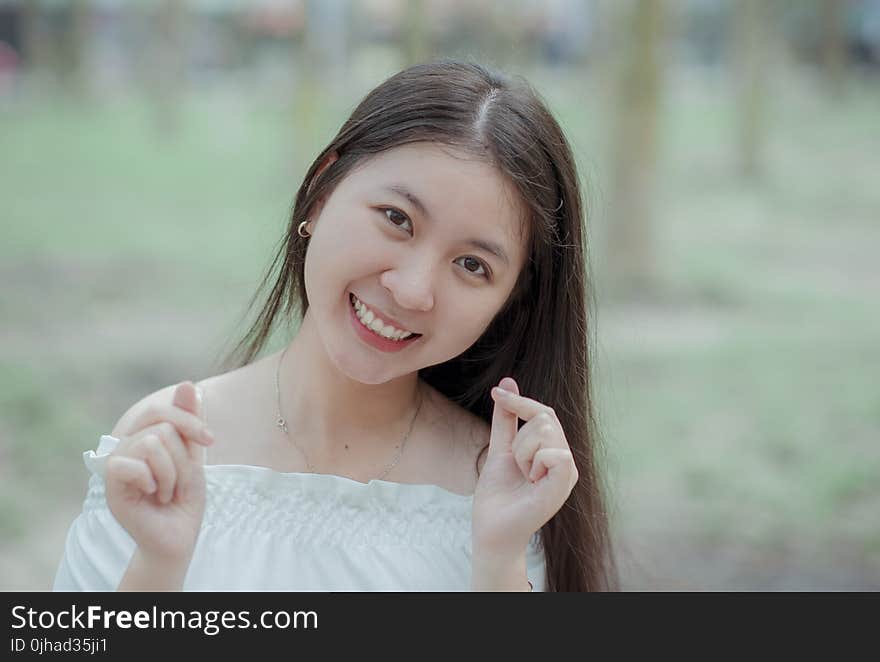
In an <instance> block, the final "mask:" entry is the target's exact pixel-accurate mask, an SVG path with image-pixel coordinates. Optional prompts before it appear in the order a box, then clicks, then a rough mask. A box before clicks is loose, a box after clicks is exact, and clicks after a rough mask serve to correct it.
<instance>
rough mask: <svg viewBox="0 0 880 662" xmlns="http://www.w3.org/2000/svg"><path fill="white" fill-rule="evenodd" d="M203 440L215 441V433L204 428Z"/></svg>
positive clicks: (208, 442)
mask: <svg viewBox="0 0 880 662" xmlns="http://www.w3.org/2000/svg"><path fill="white" fill-rule="evenodd" d="M202 441H204V442H205V443H206V444H213V443H214V435H213V434H211V431H210V430H209V429H208V428H204V429H202Z"/></svg>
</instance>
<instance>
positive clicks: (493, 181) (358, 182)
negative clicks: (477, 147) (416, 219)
mask: <svg viewBox="0 0 880 662" xmlns="http://www.w3.org/2000/svg"><path fill="white" fill-rule="evenodd" d="M346 179H350V180H351V181H350V182H349V184H350V187H351V188H350V190H351V192H352V193H354V194H356V195H367V196H370V197H375V196H376V195H380V194H385V193H387V190H388V188H390V187H403V188H405V189H407V190H408V191H410V192H412V193H413V194H414V195H415V196H416V197H417V198H418V199H419V200H420V201H421V202H422V203H423V204H424V206H425V207H426V209H427V211H428V213H429V214H430V215H431V221H432V225H436V226H437V229H438V231H440V232H443V233H446V232H449V233H451V236H455V235H458V234H462V235H464V234H467V235H468V236H470V235H471V234H482V235H485V236H486V238H488V239H492V240H495V241H498V242H502V243H503V245H504V246H505V247H506V248H507V250H508V253H509V254H510V255H511V257H512V258H513V261H514V264H517V263H518V261H521V259H522V254H523V253H524V251H525V246H524V244H523V239H524V237H523V235H522V232H523V230H524V229H525V223H524V219H525V215H524V213H523V206H522V204H521V203H520V202H519V195H518V193H517V191H516V189H515V188H514V186H513V185H512V184H510V182H509V181H508V180H507V179H506V178H505V177H504V176H503V175H502V174H501V172H500V171H499V170H498V169H497V168H496V167H495V166H493V165H491V164H489V163H487V162H486V161H483V160H480V159H477V158H476V157H474V156H473V155H470V154H467V153H466V152H464V151H462V150H460V149H457V148H454V147H450V146H447V145H440V144H437V143H425V142H420V143H411V144H408V145H401V146H399V147H394V148H392V149H388V150H385V151H384V152H380V153H379V154H377V155H375V156H373V157H371V158H369V159H368V160H366V161H364V162H362V163H361V164H359V165H358V166H357V168H356V169H355V170H354V171H352V173H350V175H349V177H347V178H346Z"/></svg>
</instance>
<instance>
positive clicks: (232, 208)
mask: <svg viewBox="0 0 880 662" xmlns="http://www.w3.org/2000/svg"><path fill="white" fill-rule="evenodd" d="M440 55H451V56H459V57H472V58H474V59H477V60H479V61H482V62H484V63H486V64H489V65H491V66H496V67H499V68H501V69H503V70H506V71H509V72H512V73H518V74H522V75H524V76H525V77H526V78H527V79H528V80H530V81H531V82H532V83H533V84H534V86H535V87H536V88H537V89H538V90H539V92H541V94H542V95H543V96H544V98H545V99H546V101H547V103H548V104H549V106H550V107H551V109H552V110H553V112H554V113H555V114H556V116H557V117H558V119H559V121H560V123H561V124H562V126H563V128H564V129H565V131H566V132H567V135H568V136H569V138H570V141H571V143H572V145H573V148H574V151H575V154H576V157H577V159H578V163H579V167H580V169H581V175H582V178H583V180H584V186H585V193H586V197H587V200H588V208H589V218H588V226H589V241H590V260H591V265H590V268H591V270H592V272H593V275H594V277H595V279H596V292H597V298H598V304H599V305H598V309H597V310H596V311H595V321H596V324H597V325H596V328H595V331H596V334H597V342H596V349H597V351H596V353H595V356H594V371H595V377H596V385H597V391H598V402H599V412H598V413H599V419H600V424H601V433H602V438H603V442H604V447H605V458H606V459H605V463H606V466H607V474H608V479H609V486H610V491H611V507H612V511H613V513H612V515H613V528H614V533H615V537H616V539H617V544H618V554H619V561H620V564H621V569H622V572H623V580H624V587H625V588H629V589H637V590H687V589H697V590H720V589H733V590H752V589H769V590H780V589H793V590H803V589H821V590H839V589H867V590H876V589H880V386H878V384H877V376H878V367H880V343H878V338H880V305H878V301H880V297H878V291H880V260H878V255H877V253H878V249H880V223H878V221H880V179H878V176H880V3H878V2H876V1H855V0H853V1H841V0H824V1H823V0H791V1H785V0H767V1H766V2H758V1H756V0H741V1H729V2H726V1H723V0H714V1H711V0H700V1H696V0H693V1H687V2H685V1H680V2H673V1H671V0H667V1H665V2H664V1H662V0H627V1H625V2H612V1H610V0H608V1H601V0H595V1H590V0H558V1H555V2H536V1H526V0H511V1H509V2H507V1H500V0H499V1H492V2H488V1H487V2H460V1H455V0H423V1H421V2H404V1H403V0H371V1H366V0H363V1H357V0H329V1H325V2H310V1H299V2H296V1H280V0H279V1H271V2H270V1H259V0H255V1H251V2H244V1H241V2H236V1H232V0H229V1H207V0H205V1H201V2H197V1H196V0H190V1H189V2H172V1H168V2H159V1H155V2H122V1H109V0H105V1H103V2H100V1H98V0H81V1H76V0H73V1H69V2H64V1H55V2H51V1H49V0H43V1H41V2H25V1H21V2H10V1H8V0H6V1H3V0H0V322H2V323H0V589H4V590H9V589H25V590H46V589H49V588H50V587H51V584H52V581H53V578H54V573H55V569H56V567H57V563H58V561H59V559H60V556H61V552H62V547H63V543H64V538H65V535H66V533H67V528H68V526H69V525H70V523H71V522H72V520H73V518H74V517H75V516H76V515H77V513H78V512H79V510H80V508H81V505H82V499H83V497H84V495H85V491H86V483H87V478H88V474H87V472H86V469H85V467H84V466H83V463H82V460H81V454H82V452H83V451H85V450H87V449H92V448H95V447H96V445H97V441H98V438H99V436H100V435H101V434H105V433H107V432H109V431H110V430H111V429H112V427H113V425H114V424H115V422H116V420H117V419H118V418H119V417H120V416H121V415H122V413H123V412H124V411H125V410H126V409H127V408H128V407H129V406H130V405H131V404H132V403H133V402H135V401H136V400H138V399H140V398H141V397H143V396H144V395H146V394H147V393H150V392H152V391H154V390H156V389H158V388H160V387H162V386H166V385H168V384H173V383H177V382H179V381H182V380H185V379H194V380H196V379H203V378H205V377H207V376H209V375H212V374H216V372H217V369H218V368H217V366H218V365H219V360H220V358H221V354H222V353H223V352H224V351H225V350H227V349H229V347H230V343H231V341H232V340H233V339H234V338H236V337H237V334H240V333H242V332H243V331H244V330H245V328H246V325H245V320H244V318H243V314H244V312H245V310H246V305H247V302H248V300H249V298H250V295H251V294H252V292H253V291H254V290H255V288H256V286H257V284H258V282H259V279H260V277H261V276H262V273H263V271H264V269H265V268H266V267H267V266H268V259H269V255H270V253H271V252H272V249H273V248H274V246H275V244H276V242H277V241H278V240H279V239H280V237H281V236H282V233H283V231H284V229H285V226H286V221H287V215H288V213H289V210H290V207H291V204H292V201H293V195H294V193H295V191H296V189H297V187H298V186H299V183H300V181H301V179H302V176H303V174H304V173H305V169H306V168H307V166H308V164H309V163H310V162H311V160H312V159H313V158H314V156H315V154H316V153H317V151H318V150H320V149H321V148H322V147H323V146H324V145H325V144H326V143H327V142H328V141H329V139H330V138H331V137H332V135H333V134H334V133H335V131H336V130H337V129H338V127H339V126H340V125H341V123H342V122H343V121H344V119H345V118H346V117H347V115H348V113H349V112H350V111H351V110H352V109H353V107H354V105H355V104H356V103H357V102H358V100H359V99H360V98H361V97H362V95H363V94H364V93H366V92H367V91H368V90H369V89H371V88H372V87H374V86H375V85H377V84H378V83H379V82H381V81H382V80H384V79H385V78H386V77H387V76H389V75H391V74H392V73H394V72H395V71H397V70H399V69H400V68H402V67H403V66H406V65H407V64H409V63H412V62H418V61H421V60H424V59H427V58H430V57H434V56H440ZM279 340H280V339H278V338H276V339H275V341H273V343H271V347H270V348H269V351H274V350H275V349H276V348H277V347H278V342H279Z"/></svg>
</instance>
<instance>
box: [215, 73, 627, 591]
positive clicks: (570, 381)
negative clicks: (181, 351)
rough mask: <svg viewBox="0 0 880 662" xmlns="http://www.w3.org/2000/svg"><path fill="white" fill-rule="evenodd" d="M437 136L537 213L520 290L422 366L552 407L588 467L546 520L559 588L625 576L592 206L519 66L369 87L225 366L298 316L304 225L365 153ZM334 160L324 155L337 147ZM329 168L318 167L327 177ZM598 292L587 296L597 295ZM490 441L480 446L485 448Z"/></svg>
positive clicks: (547, 547)
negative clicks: (610, 488) (598, 346)
mask: <svg viewBox="0 0 880 662" xmlns="http://www.w3.org/2000/svg"><path fill="white" fill-rule="evenodd" d="M421 141H434V142H438V143H442V144H446V145H450V146H454V147H458V148H461V149H464V150H466V151H468V152H469V153H471V154H474V155H475V156H477V157H479V158H482V159H485V160H486V161H488V162H489V163H491V164H493V165H494V166H496V167H497V168H498V169H499V171H500V172H501V173H503V175H504V176H506V177H507V178H508V179H509V180H510V182H511V183H512V184H513V185H514V186H515V187H516V190H518V192H519V195H520V199H521V203H522V206H523V209H524V210H525V212H526V214H527V223H528V233H527V235H528V254H529V256H530V257H529V259H528V260H527V261H526V264H525V266H524V267H523V269H522V272H521V273H520V275H519V278H518V280H517V283H516V285H515V286H514V288H513V291H512V292H511V295H510V297H509V298H508V300H507V301H506V302H505V304H504V305H503V306H502V307H501V309H500V310H499V312H498V313H497V315H496V316H495V318H494V319H493V320H492V322H491V323H490V324H489V326H488V327H487V328H486V331H485V332H484V333H483V335H482V336H481V337H480V338H479V339H478V340H477V341H476V342H475V343H474V344H473V345H472V346H471V347H470V348H468V349H467V350H466V351H465V352H463V353H462V354H460V355H459V356H457V357H455V358H453V359H450V360H449V361H446V362H445V363H441V364H438V365H433V366H429V367H427V368H423V369H421V370H420V371H419V376H420V378H421V379H423V380H424V381H425V382H427V383H429V384H430V385H431V386H433V387H434V388H435V389H437V390H438V391H440V392H441V393H443V394H444V395H445V396H446V397H448V398H449V399H450V400H452V401H453V402H456V403H457V404H459V405H460V406H462V407H465V408H467V409H468V410H470V411H471V412H473V413H474V414H476V415H477V416H479V417H480V418H482V419H483V420H484V421H486V422H487V423H488V424H490V425H491V421H492V409H493V404H494V403H493V400H492V398H491V396H490V395H489V391H490V390H491V388H492V387H493V386H495V385H497V384H498V382H499V381H500V380H501V379H502V378H503V377H505V376H511V377H513V378H514V379H515V380H516V382H517V384H518V385H519V387H520V391H521V393H522V394H523V395H526V396H528V397H530V398H533V399H535V400H538V401H540V402H542V403H544V404H546V405H549V406H550V407H552V408H553V409H554V411H555V412H556V415H557V417H558V418H559V421H560V423H561V424H562V427H563V430H564V431H565V435H566V439H567V440H568V443H569V446H570V447H571V449H572V452H573V454H574V458H575V463H576V465H577V468H578V473H579V475H580V479H579V480H578V483H577V485H576V486H575V487H574V489H573V490H572V492H571V494H570V496H569V497H568V499H567V500H566V502H565V504H564V505H563V506H562V508H561V509H560V510H559V512H558V513H556V515H554V516H553V517H552V518H551V519H550V520H549V521H548V522H547V523H546V524H545V525H544V526H543V528H542V529H541V540H542V542H543V547H544V553H545V557H546V561H547V588H548V590H550V591H595V590H613V589H616V588H617V584H618V580H617V570H616V565H615V563H614V558H613V554H612V549H611V540H610V534H609V523H608V520H609V518H608V514H607V512H606V509H605V495H604V483H603V475H602V473H601V472H600V471H599V469H598V462H597V455H598V450H599V436H598V426H597V423H596V419H595V410H594V395H593V392H592V389H593V380H592V377H591V374H590V373H591V367H592V361H591V360H590V356H591V355H592V353H593V351H594V350H593V347H592V340H593V332H594V329H593V324H592V323H591V321H590V318H589V315H590V314H591V313H592V312H593V311H594V310H595V302H594V295H593V290H592V287H591V284H592V279H591V278H589V277H588V272H589V265H588V263H587V260H586V256H587V246H586V232H585V229H584V212H583V204H582V200H581V192H580V186H579V181H578V175H577V170H576V167H575V162H574V158H573V155H572V152H571V148H570V146H569V144H568V141H567V140H566V138H565V136H564V135H563V132H562V130H561V129H560V127H559V125H558V124H557V122H556V120H555V119H554V118H553V116H552V115H551V113H550V112H549V111H548V109H547V107H546V105H545V104H544V102H543V101H542V99H541V97H540V95H539V94H538V93H537V92H535V90H534V89H533V88H532V87H531V86H530V85H529V83H528V82H527V81H525V80H524V79H522V78H520V77H515V78H514V77H508V76H506V75H504V74H501V73H499V72H495V71H491V70H489V69H487V68H486V67H484V66H481V65H479V64H476V63H473V62H463V61H458V60H451V59H442V60H436V61H433V62H430V63H426V64H420V65H416V66H412V67H409V68H407V69H405V70H403V71H401V72H399V73H397V74H395V75H394V76H392V77H391V78H389V79H388V80H386V81H385V82H384V83H382V84H381V85H379V86H378V87H376V88H375V89H374V90H372V91H371V92H370V93H369V94H367V96H366V97H365V98H364V99H363V100H362V101H361V103H360V104H359V105H358V106H357V108H355V110H354V112H352V114H351V117H349V118H348V120H346V122H345V123H344V124H343V125H342V128H341V129H340V130H339V132H338V133H337V135H336V137H334V138H333V140H332V141H331V142H330V144H329V145H327V147H326V148H325V149H324V150H323V151H322V152H321V153H320V154H319V155H318V156H317V158H316V159H315V160H314V162H313V163H312V165H311V166H310V168H309V170H308V172H307V174H306V176H305V178H304V180H303V182H302V185H301V186H300V188H299V191H297V194H296V199H295V202H294V207H293V212H292V215H291V218H290V223H289V226H288V228H287V232H286V235H285V238H284V241H283V242H281V243H279V247H278V250H277V252H276V254H275V257H274V260H273V261H272V263H271V265H270V267H269V268H268V270H267V271H266V273H265V275H264V277H263V280H262V282H261V284H260V286H259V288H258V289H257V292H256V293H255V294H254V296H253V298H252V299H251V302H250V304H249V307H248V311H250V310H252V309H253V307H254V304H255V302H256V301H257V299H258V297H259V295H260V292H262V291H263V290H265V289H266V288H267V286H268V284H269V283H270V282H271V281H272V279H273V273H274V272H275V270H276V268H277V267H279V266H280V270H279V271H278V273H277V275H275V276H274V284H273V285H272V288H271V291H270V292H269V294H268V296H267V297H266V298H265V300H263V302H262V305H261V308H260V312H259V315H258V317H257V319H256V320H255V321H254V323H253V324H252V326H251V327H250V328H249V330H248V331H247V333H246V334H245V336H244V337H243V338H242V339H241V340H240V341H239V342H238V344H237V345H236V346H235V347H234V348H233V349H232V351H231V352H230V353H229V354H228V355H227V357H226V359H225V361H224V364H225V365H227V366H235V367H240V366H244V365H247V364H248V363H250V362H251V361H252V360H254V359H255V358H256V357H257V355H258V354H259V353H260V351H261V350H262V349H263V347H264V346H265V344H266V342H267V340H268V339H269V337H270V335H271V333H272V331H273V326H274V324H275V322H276V318H278V316H279V315H281V319H282V320H284V319H286V320H287V321H288V322H289V321H290V319H292V315H293V314H294V313H298V314H299V316H300V320H301V319H302V317H303V316H304V315H305V312H306V309H307V308H308V305H309V302H308V297H307V295H306V287H305V276H304V268H305V257H306V247H307V242H305V241H303V240H302V238H301V237H299V235H298V234H297V227H298V226H299V224H300V223H301V222H302V221H303V220H305V219H307V218H309V212H310V210H311V209H312V208H313V205H315V203H316V202H317V201H319V200H322V199H325V198H326V196H329V195H330V193H331V192H332V191H333V190H334V187H335V186H336V185H337V184H338V183H339V182H340V181H341V180H342V179H343V178H344V177H345V176H346V175H347V174H348V173H349V172H350V171H351V169H352V168H353V167H354V166H355V165H358V164H360V163H361V162H362V161H363V160H364V159H368V158H370V157H371V156H373V155H375V154H378V153H379V152H382V151H384V150H387V149H390V148H392V147H396V146H399V145H403V144H407V143H413V142H421ZM334 153H335V154H336V155H338V160H336V161H335V162H333V164H332V167H328V168H326V169H325V170H322V169H321V166H322V165H323V164H325V163H326V162H327V158H328V157H329V156H330V155H332V154H334ZM319 172H320V176H318V174H319ZM588 304H589V305H588ZM485 450H486V449H483V451H485Z"/></svg>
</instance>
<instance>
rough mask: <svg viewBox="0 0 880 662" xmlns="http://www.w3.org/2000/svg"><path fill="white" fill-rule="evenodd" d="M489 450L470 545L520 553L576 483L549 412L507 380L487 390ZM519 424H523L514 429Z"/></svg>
mask: <svg viewBox="0 0 880 662" xmlns="http://www.w3.org/2000/svg"><path fill="white" fill-rule="evenodd" d="M492 398H493V400H494V401H495V409H494V411H493V413H492V429H491V433H490V437H489V451H488V454H487V456H486V462H485V463H484V465H483V469H482V471H481V472H480V477H479V480H478V481H477V486H476V489H475V491H474V505H473V523H472V527H473V542H474V546H475V548H476V547H477V546H480V547H482V548H483V550H484V551H491V552H492V553H494V554H499V555H500V554H514V553H516V552H518V551H522V550H523V549H524V548H525V546H526V544H527V543H528V540H529V538H530V537H531V536H532V534H534V532H535V531H537V530H538V529H540V528H541V527H542V526H543V525H544V524H545V523H546V522H547V521H548V520H549V519H550V518H551V517H553V515H555V514H556V512H557V511H558V510H559V509H560V508H561V507H562V504H563V503H565V500H566V499H567V498H568V495H569V494H570V493H571V490H572V489H573V488H574V486H575V484H576V483H577V480H578V471H577V467H576V466H575V462H574V456H573V455H572V452H571V449H570V448H569V445H568V441H567V440H566V438H565V433H564V431H563V429H562V424H561V423H560V422H559V419H558V418H557V417H556V413H555V412H554V411H553V409H552V408H551V407H548V406H547V405H544V404H542V403H540V402H538V401H536V400H532V399H531V398H526V397H524V396H522V395H520V394H519V387H518V386H517V384H516V382H515V381H514V380H513V379H511V378H510V377H505V378H504V379H502V380H501V382H500V384H499V386H497V387H495V388H493V389H492ZM519 419H523V420H524V421H526V422H525V424H524V425H523V426H522V428H519V429H517V428H518V421H519Z"/></svg>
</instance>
